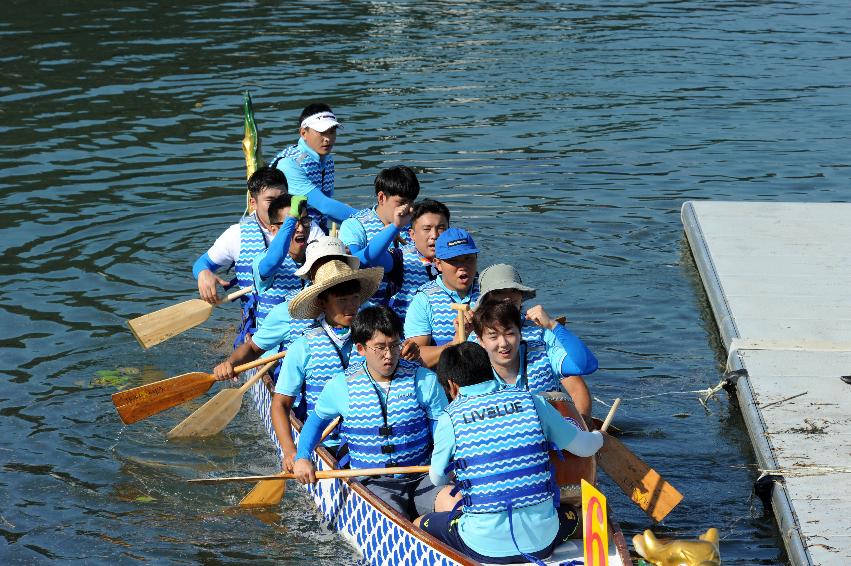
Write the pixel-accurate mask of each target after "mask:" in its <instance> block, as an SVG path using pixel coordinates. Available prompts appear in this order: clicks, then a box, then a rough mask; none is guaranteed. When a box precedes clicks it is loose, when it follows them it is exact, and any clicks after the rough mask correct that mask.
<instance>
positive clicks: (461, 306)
mask: <svg viewBox="0 0 851 566" xmlns="http://www.w3.org/2000/svg"><path fill="white" fill-rule="evenodd" d="M451 306H452V310H454V311H455V312H456V313H458V317H457V318H458V326H459V327H460V329H461V336H460V338H461V341H460V342H458V344H462V343H463V342H464V341H465V340H466V339H467V320H466V319H465V318H464V313H466V312H469V311H470V305H469V304H467V303H452V305H451Z"/></svg>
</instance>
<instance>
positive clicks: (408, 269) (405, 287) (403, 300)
mask: <svg viewBox="0 0 851 566" xmlns="http://www.w3.org/2000/svg"><path fill="white" fill-rule="evenodd" d="M394 267H395V266H394ZM401 269H402V278H401V279H402V283H401V285H400V286H399V290H398V291H396V294H395V295H393V297H392V298H391V299H390V303H389V305H388V306H389V307H390V308H391V309H393V310H394V311H396V314H398V315H399V318H400V319H402V320H405V315H406V314H408V306H409V305H410V304H411V300H412V299H413V298H414V294H415V293H416V292H417V289H419V288H420V287H422V286H424V285H427V284H428V283H430V282H432V281H434V280H435V279H437V276H438V275H439V273H440V272H439V271H438V270H437V268H436V267H434V265H432V263H431V262H430V261H428V260H427V259H425V257H423V255H422V254H421V253H420V252H419V251H418V250H417V248H416V246H414V245H413V244H411V245H409V246H405V247H404V248H402V262H401Z"/></svg>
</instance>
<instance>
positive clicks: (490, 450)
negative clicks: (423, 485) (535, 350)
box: [429, 380, 579, 557]
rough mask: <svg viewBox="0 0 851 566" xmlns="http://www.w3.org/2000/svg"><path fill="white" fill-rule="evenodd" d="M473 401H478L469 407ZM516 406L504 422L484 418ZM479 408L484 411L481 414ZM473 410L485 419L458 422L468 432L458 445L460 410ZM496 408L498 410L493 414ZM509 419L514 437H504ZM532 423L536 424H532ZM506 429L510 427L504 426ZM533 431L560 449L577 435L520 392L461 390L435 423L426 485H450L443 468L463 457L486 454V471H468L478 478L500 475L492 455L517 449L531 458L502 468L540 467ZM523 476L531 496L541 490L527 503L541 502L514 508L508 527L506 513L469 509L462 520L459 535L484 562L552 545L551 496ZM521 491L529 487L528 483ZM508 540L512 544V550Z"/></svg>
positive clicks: (494, 386) (489, 384) (490, 385)
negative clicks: (531, 488)
mask: <svg viewBox="0 0 851 566" xmlns="http://www.w3.org/2000/svg"><path fill="white" fill-rule="evenodd" d="M495 393H501V394H503V395H504V397H500V396H495V395H494V396H491V394H495ZM475 399H478V400H476V401H473V400H475ZM509 399H512V400H509ZM521 399H522V400H523V401H521ZM528 399H531V401H532V404H533V405H532V409H533V410H534V412H529V411H527V410H526V409H527V407H528V406H529V405H528V404H526V402H525V401H526V400H528ZM483 400H485V401H483ZM490 400H492V401H490ZM517 401H520V402H521V404H520V408H522V411H519V412H517V411H515V412H513V413H511V414H510V415H508V416H507V417H505V418H504V419H503V417H502V416H495V417H493V418H489V416H488V408H489V407H493V409H492V412H491V413H490V414H494V415H495V414H496V413H497V412H499V413H507V412H508V411H507V410H506V409H505V407H504V404H505V403H509V404H511V405H512V406H514V405H513V403H515V402H517ZM453 405H454V406H453ZM483 405H484V409H483V408H482V406H483ZM472 406H478V407H479V409H478V415H482V412H483V411H484V415H483V416H485V417H488V418H485V419H484V420H479V418H478V415H477V416H475V417H472V415H471V416H468V417H467V420H468V421H475V422H470V423H466V424H465V423H463V422H461V425H462V426H464V427H465V428H469V429H470V431H465V432H462V433H461V434H464V435H465V437H466V438H461V439H459V438H457V437H456V430H455V428H456V424H455V421H456V420H459V421H463V418H464V417H463V415H464V414H465V413H467V411H466V410H464V409H465V407H467V408H469V407H472ZM500 406H501V408H499V409H497V408H498V407H500ZM459 408H460V409H461V410H459ZM521 417H522V418H521ZM497 419H499V423H498V424H497V423H496V422H495V421H496V420H497ZM514 419H517V421H516V422H517V425H516V426H517V428H516V431H515V434H512V433H507V432H506V431H507V428H506V427H505V424H507V423H511V422H513V420H514ZM527 419H528V420H527ZM534 421H537V424H535V423H534ZM509 426H511V425H510V424H509ZM536 426H537V428H536ZM538 430H541V431H542V432H543V440H546V441H548V442H552V443H555V444H556V445H557V446H558V447H559V448H562V449H564V448H566V447H567V446H568V445H569V444H570V443H571V442H572V441H573V440H574V439H575V437H576V436H577V435H578V434H579V432H578V430H577V429H576V427H574V426H571V425H569V424H567V423H566V422H565V421H564V419H563V417H562V416H561V414H559V412H558V411H557V410H556V409H555V408H554V407H553V406H552V405H550V404H549V403H548V402H547V401H545V400H544V399H542V398H540V397H538V396H537V395H532V394H530V393H528V392H526V391H522V390H516V389H514V390H511V389H502V388H501V387H500V385H499V384H498V383H497V382H496V381H494V380H488V381H484V382H482V383H477V384H475V385H469V386H465V387H462V388H461V390H460V391H459V395H458V397H457V398H456V400H455V401H454V402H453V403H452V405H450V406H449V407H447V411H446V412H445V413H444V414H443V415H441V416H440V418H439V419H438V422H437V427H436V428H435V432H434V452H433V453H432V459H431V469H430V471H429V475H430V476H431V480H432V482H433V483H434V484H435V485H446V484H447V483H448V481H449V479H448V477H447V475H446V472H445V470H446V468H447V467H449V466H450V464H451V462H452V461H454V460H457V459H459V458H461V457H463V456H467V457H468V458H469V454H470V453H472V454H473V457H474V458H475V457H478V456H479V455H485V454H487V456H486V458H485V459H484V462H485V464H484V465H485V466H487V468H481V467H478V468H473V470H472V471H473V472H475V473H476V474H478V473H479V471H477V470H482V469H485V470H488V469H492V470H493V471H494V472H496V471H497V470H501V469H502V468H501V466H502V464H501V463H500V461H501V458H499V457H498V456H499V455H498V454H495V452H497V451H498V450H501V449H503V448H506V447H515V446H518V445H521V446H522V445H525V446H530V448H529V451H530V453H531V454H530V455H529V456H515V457H514V458H515V459H516V460H517V461H518V462H520V463H511V462H506V463H505V465H506V466H509V467H511V468H512V469H513V468H514V467H515V466H516V467H523V464H522V462H528V464H529V465H528V466H526V467H527V468H532V467H533V466H534V465H535V464H536V463H537V462H543V461H544V458H543V457H542V455H545V454H546V452H545V451H544V447H543V442H542V443H541V444H540V445H538V446H535V442H537V441H538V440H539V439H541V437H540V436H538V434H539V432H538ZM477 435H479V437H477ZM462 442H463V443H464V445H465V448H464V449H463V450H464V451H465V452H466V454H462V453H459V451H458V447H459V446H461V443H462ZM506 460H507V458H506ZM468 463H469V461H468ZM473 463H474V464H476V461H475V460H473ZM468 471H470V468H468ZM527 472H529V473H530V475H531V476H532V477H537V478H540V481H538V482H537V488H535V489H536V491H537V490H538V489H540V492H541V493H539V494H538V495H532V496H528V497H529V499H527V501H528V500H531V499H538V498H540V502H539V503H536V504H532V505H526V506H524V507H518V506H517V505H516V504H515V507H514V509H513V511H512V514H511V521H509V514H508V512H507V511H498V512H494V513H477V512H475V509H474V510H473V511H474V512H472V513H463V514H462V515H461V518H460V520H459V525H458V533H459V534H460V535H461V538H462V539H463V540H464V542H465V543H466V544H467V545H468V546H469V547H470V548H472V549H473V550H474V551H476V552H478V553H479V554H483V555H485V556H494V557H499V556H513V555H515V554H517V551H518V549H519V550H520V552H527V553H528V552H537V551H539V550H541V549H542V548H545V547H546V546H548V545H549V544H550V543H551V542H552V541H553V538H554V537H555V536H556V532H557V531H558V514H557V512H556V508H555V505H554V498H555V494H554V493H553V492H550V495H549V496H545V494H544V493H543V491H544V481H543V479H544V476H543V474H540V475H539V474H535V473H534V472H532V471H531V470H527ZM527 472H523V473H524V474H525V473H527ZM491 479H493V478H491ZM503 481H504V480H503ZM488 483H489V484H491V483H490V482H488ZM533 483H534V482H533ZM491 485H495V486H496V488H498V487H499V483H497V482H493V484H491ZM526 485H532V483H529V484H526ZM488 489H491V488H488ZM515 493H516V492H515ZM480 509H481V508H480ZM512 525H513V528H512ZM512 536H513V538H514V540H516V543H517V546H515V542H514V540H512Z"/></svg>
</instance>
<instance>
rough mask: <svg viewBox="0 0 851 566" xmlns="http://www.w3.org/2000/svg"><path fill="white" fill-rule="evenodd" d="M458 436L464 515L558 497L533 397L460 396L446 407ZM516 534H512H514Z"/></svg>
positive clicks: (511, 393)
mask: <svg viewBox="0 0 851 566" xmlns="http://www.w3.org/2000/svg"><path fill="white" fill-rule="evenodd" d="M446 412H447V413H449V417H450V420H451V422H452V428H453V430H454V432H455V456H454V459H453V462H452V463H451V464H450V465H449V467H447V468H446V473H448V472H449V471H453V470H454V471H455V480H456V486H457V487H458V488H459V489H460V490H461V493H462V494H463V499H462V501H461V506H462V509H463V511H464V513H498V512H503V511H507V512H509V513H511V510H512V509H517V508H520V507H526V506H529V505H536V504H538V503H542V502H544V501H547V500H551V501H552V502H553V504H554V505H555V506H558V500H559V493H558V488H557V487H556V485H555V481H554V479H553V475H552V472H551V470H550V458H549V453H548V450H549V448H550V446H551V443H550V442H548V441H547V440H546V437H545V436H544V431H543V429H542V427H541V422H540V420H539V417H538V412H537V410H536V409H535V404H534V402H533V401H532V394H531V393H529V392H527V391H522V390H519V389H513V388H512V389H500V390H497V391H494V392H491V393H485V394H483V395H470V396H460V397H457V398H456V399H455V400H454V401H453V402H452V403H450V404H449V406H448V407H447V408H446ZM512 535H513V533H512Z"/></svg>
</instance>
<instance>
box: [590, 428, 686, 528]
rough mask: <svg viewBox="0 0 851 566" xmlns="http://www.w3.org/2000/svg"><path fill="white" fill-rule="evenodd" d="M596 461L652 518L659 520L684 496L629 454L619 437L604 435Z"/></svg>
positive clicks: (633, 455) (630, 452)
mask: <svg viewBox="0 0 851 566" xmlns="http://www.w3.org/2000/svg"><path fill="white" fill-rule="evenodd" d="M597 463H598V464H600V466H601V467H602V468H603V471H605V472H606V475H608V476H609V477H610V478H612V481H614V482H615V483H616V484H618V487H620V488H621V490H623V492H624V493H625V494H626V496H627V497H629V498H630V499H631V500H632V501H633V502H634V503H635V504H636V505H638V506H639V507H641V509H642V510H643V511H644V512H645V513H647V515H648V516H649V517H650V518H651V519H653V520H654V521H657V522H658V521H661V520H662V519H664V518H665V516H666V515H667V514H668V513H670V512H671V510H672V509H673V508H674V507H676V506H677V504H678V503H679V502H680V501H681V500H682V498H683V495H682V494H681V493H680V492H679V491H677V489H676V488H675V487H674V486H672V485H671V484H669V483H668V482H667V480H665V478H663V477H662V476H660V475H659V474H658V473H657V472H656V470H654V469H653V468H651V467H650V466H648V465H647V464H646V463H645V462H644V460H642V459H641V458H639V457H638V456H636V455H635V454H633V453H632V451H631V450H630V449H629V448H627V447H626V446H624V445H623V443H621V441H620V440H618V439H616V438H613V437H611V436H609V435H606V442H605V443H604V444H603V447H602V448H601V449H600V451H599V452H597Z"/></svg>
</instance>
